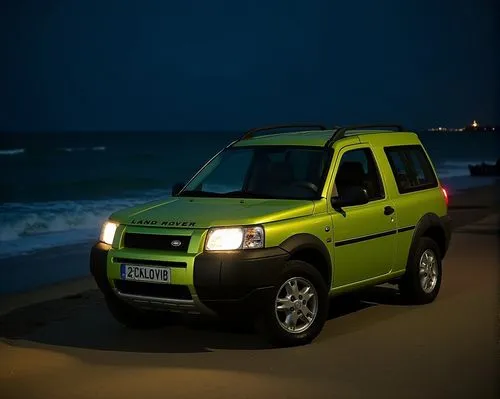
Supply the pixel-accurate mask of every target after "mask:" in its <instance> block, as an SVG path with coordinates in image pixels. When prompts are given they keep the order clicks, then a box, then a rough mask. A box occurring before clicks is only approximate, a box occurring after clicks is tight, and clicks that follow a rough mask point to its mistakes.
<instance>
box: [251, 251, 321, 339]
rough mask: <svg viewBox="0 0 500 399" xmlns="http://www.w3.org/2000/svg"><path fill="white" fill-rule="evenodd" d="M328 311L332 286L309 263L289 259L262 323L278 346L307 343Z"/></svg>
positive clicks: (261, 320)
mask: <svg viewBox="0 0 500 399" xmlns="http://www.w3.org/2000/svg"><path fill="white" fill-rule="evenodd" d="M327 315H328V288H327V286H326V284H325V281H324V280H323V277H322V276H321V274H320V273H319V271H318V270H317V269H316V268H314V267H313V266H312V265H310V264H309V263H306V262H303V261H299V260H292V261H288V262H287V264H286V266H285V270H284V272H283V274H282V277H281V278H280V280H279V283H278V284H277V285H276V288H275V289H274V290H273V295H272V296H271V297H270V301H269V303H267V304H266V305H265V306H264V309H263V313H262V315H261V318H260V320H259V321H260V323H259V327H260V330H261V332H263V333H264V334H265V335H266V337H267V338H268V339H269V341H270V342H271V343H272V344H273V345H275V346H297V345H305V344H308V343H310V342H312V340H313V339H314V338H316V337H317V336H318V335H319V333H320V332H321V330H322V328H323V326H324V324H325V322H326V319H327Z"/></svg>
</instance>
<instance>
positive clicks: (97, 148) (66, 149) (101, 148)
mask: <svg viewBox="0 0 500 399" xmlns="http://www.w3.org/2000/svg"><path fill="white" fill-rule="evenodd" d="M58 150H59V151H64V152H82V151H106V147H105V146H94V147H62V148H58Z"/></svg>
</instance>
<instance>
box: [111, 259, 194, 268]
mask: <svg viewBox="0 0 500 399" xmlns="http://www.w3.org/2000/svg"><path fill="white" fill-rule="evenodd" d="M113 262H114V263H127V264H129V265H148V266H165V267H181V268H184V269H185V268H186V267H187V263H186V262H172V261H165V260H145V259H130V258H113Z"/></svg>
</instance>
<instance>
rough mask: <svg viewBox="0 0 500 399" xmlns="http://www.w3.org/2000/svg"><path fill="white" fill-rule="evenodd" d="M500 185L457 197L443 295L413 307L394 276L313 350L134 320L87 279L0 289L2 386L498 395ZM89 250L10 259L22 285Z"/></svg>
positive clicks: (83, 394)
mask: <svg viewBox="0 0 500 399" xmlns="http://www.w3.org/2000/svg"><path fill="white" fill-rule="evenodd" d="M499 187H500V186H499V185H496V186H488V187H479V188H474V189H470V190H464V191H459V192H456V193H454V195H453V196H452V197H451V198H450V214H451V216H452V218H453V228H454V235H453V239H452V242H451V246H450V252H449V254H448V256H447V258H446V259H445V262H444V277H443V286H442V291H441V293H440V295H439V296H438V298H437V300H436V301H435V302H434V303H432V304H430V305H428V306H422V307H413V306H406V305H404V304H402V303H401V302H400V301H399V300H398V296H397V293H396V292H395V290H394V289H393V288H392V287H390V286H381V287H376V288H374V289H371V290H368V291H367V292H363V293H360V294H358V295H353V296H348V297H340V298H336V299H333V300H332V306H331V314H330V320H329V321H328V322H327V325H326V326H325V329H324V331H323V333H322V334H321V335H320V337H319V338H318V339H317V340H316V341H315V342H314V343H313V344H311V345H308V346H305V347H300V348H293V349H279V350H278V349H270V348H269V347H267V345H266V344H265V343H264V342H262V341H260V339H259V337H257V336H256V335H255V334H253V333H252V332H248V331H240V330H238V329H237V328H234V327H231V326H227V325H224V324H222V323H219V322H217V321H212V320H200V319H191V320H184V322H183V323H181V324H180V325H178V326H172V327H168V328H164V329H161V330H155V331H142V332H137V331H127V330H125V329H123V328H122V327H121V326H119V325H118V324H116V323H115V322H114V321H113V320H112V319H111V317H110V316H109V315H108V313H107V311H106V309H105V307H104V304H103V300H102V297H101V295H100V293H99V292H98V291H97V290H96V289H95V285H94V283H93V281H92V279H90V278H89V277H85V275H82V276H83V277H81V278H77V279H72V280H69V281H66V282H63V283H58V284H55V285H47V286H43V284H39V283H42V282H43V279H39V280H37V281H31V282H30V284H31V285H32V286H38V288H36V289H28V291H27V292H21V293H14V294H8V295H2V296H0V337H1V338H0V339H1V340H0V359H2V361H1V362H0V393H1V395H0V396H1V397H2V398H24V397H31V398H45V397H50V398H59V397H61V398H63V397H64V398H66V397H75V398H87V397H88V398H90V397H107V398H111V397H121V398H123V397H131V398H135V397H142V396H144V397H169V398H174V397H175V398H191V397H195V396H200V395H203V397H205V398H221V397H232V398H247V397H248V398H249V397H263V398H264V397H265V398H268V397H269V398H285V397H286V398H302V397H341V398H343V397H382V396H383V397H386V398H387V397H394V398H401V397H405V398H421V397H426V398H444V397H453V398H459V397H460V398H462V397H463V398H471V397H481V398H496V397H498V393H499V391H498V388H499V387H498V382H497V381H498V380H499V378H498V377H499V373H498V371H499V369H498V356H497V354H498V332H499V328H498V327H499V326H498V323H499V320H500V318H499V313H498V304H499V290H498V285H499V284H498V283H499V273H498V269H499V250H498V237H499V218H498V215H499V205H498V204H499V202H500V201H499V198H500V195H499V194H500V190H499ZM88 249H89V248H88V246H87V245H77V246H73V247H71V248H55V249H52V250H47V251H43V252H41V253H37V254H33V255H27V256H24V257H21V258H19V259H15V260H8V261H7V262H8V264H7V265H5V264H4V265H2V267H6V266H8V267H12V268H13V269H15V271H14V272H13V274H12V275H11V276H9V277H8V278H10V279H12V281H13V282H15V281H18V279H20V278H21V276H23V275H24V276H25V275H26V273H33V274H36V273H35V271H36V268H37V267H40V268H42V266H43V265H44V264H47V263H45V262H52V263H53V264H54V265H55V266H56V267H57V269H58V270H59V271H60V270H64V268H67V270H69V272H68V274H67V275H68V276H72V275H73V276H74V271H75V270H84V267H86V265H87V262H88ZM72 273H73V274H72ZM49 280H50V279H49ZM35 283H36V284H35Z"/></svg>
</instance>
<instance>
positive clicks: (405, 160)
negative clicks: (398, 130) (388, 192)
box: [385, 145, 438, 193]
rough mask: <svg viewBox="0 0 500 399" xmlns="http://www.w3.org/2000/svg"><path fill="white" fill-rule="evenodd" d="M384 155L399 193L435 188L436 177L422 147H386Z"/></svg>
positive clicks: (436, 183)
mask: <svg viewBox="0 0 500 399" xmlns="http://www.w3.org/2000/svg"><path fill="white" fill-rule="evenodd" d="M385 153H386V155H387V159H388V160H389V163H390V165H391V168H392V173H393V174H394V178H395V179H396V184H397V186H398V190H399V192H400V193H407V192H411V191H418V190H423V189H427V188H433V187H437V185H438V181H437V178H436V175H435V174H434V172H433V170H432V167H431V164H430V162H429V159H428V158H427V156H426V155H425V153H424V151H423V149H422V147H420V146H418V145H415V146H398V147H386V148H385Z"/></svg>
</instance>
